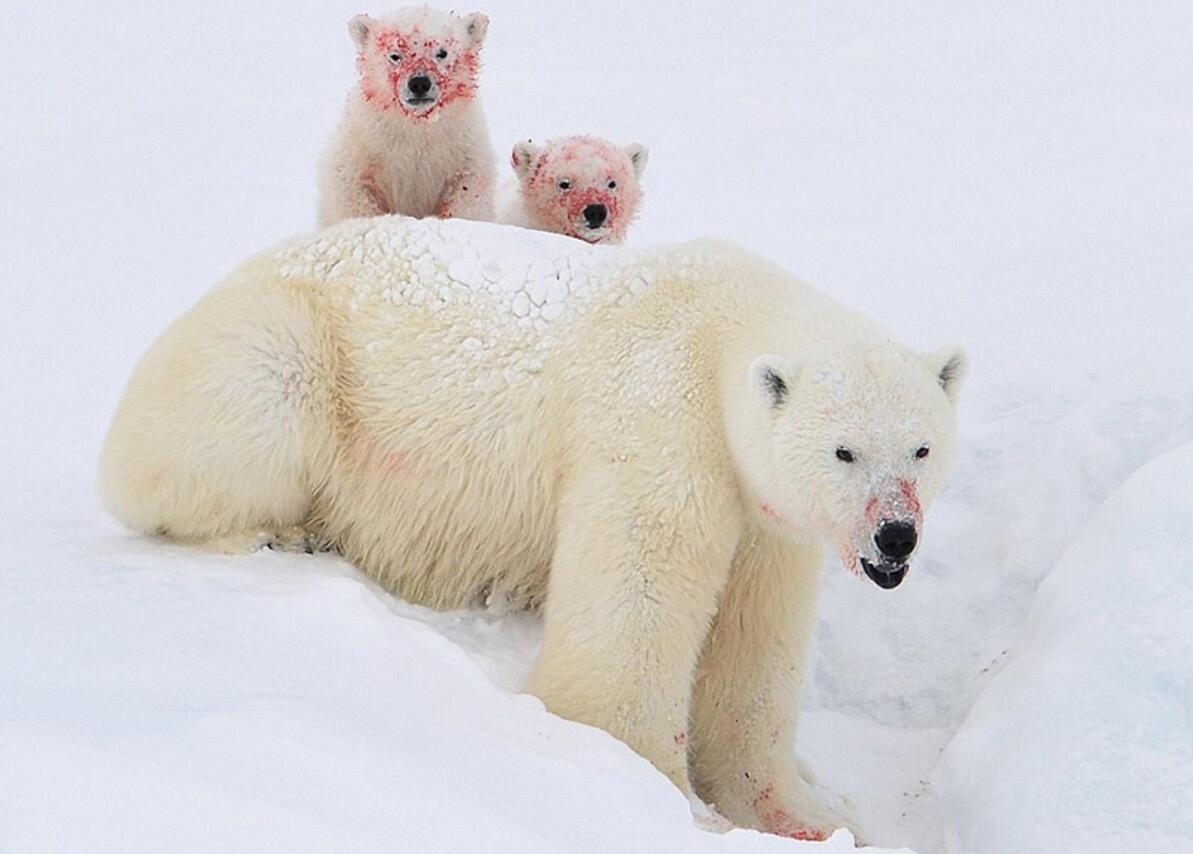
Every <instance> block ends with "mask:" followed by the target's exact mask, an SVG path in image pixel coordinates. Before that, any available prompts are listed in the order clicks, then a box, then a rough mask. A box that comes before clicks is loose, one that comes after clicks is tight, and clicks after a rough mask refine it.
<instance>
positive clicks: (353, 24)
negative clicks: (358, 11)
mask: <svg viewBox="0 0 1193 854" xmlns="http://www.w3.org/2000/svg"><path fill="white" fill-rule="evenodd" d="M375 23H376V21H374V20H373V19H372V18H370V17H369V16H368V15H354V16H353V17H352V20H350V21H349V22H348V35H350V36H352V41H354V42H356V46H357V47H358V48H360V49H361V50H364V49H365V42H366V41H367V40H368V38H369V30H370V29H372V27H373V24H375Z"/></svg>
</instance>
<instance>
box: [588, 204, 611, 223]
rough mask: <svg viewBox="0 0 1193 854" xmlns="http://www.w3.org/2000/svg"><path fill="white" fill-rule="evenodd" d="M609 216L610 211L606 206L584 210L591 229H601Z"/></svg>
mask: <svg viewBox="0 0 1193 854" xmlns="http://www.w3.org/2000/svg"><path fill="white" fill-rule="evenodd" d="M607 216H609V209H608V208H606V207H605V206H604V205H588V206H587V207H585V208H584V218H585V219H586V220H588V227H589V228H600V227H601V225H602V224H603V223H604V222H605V218H606V217H607Z"/></svg>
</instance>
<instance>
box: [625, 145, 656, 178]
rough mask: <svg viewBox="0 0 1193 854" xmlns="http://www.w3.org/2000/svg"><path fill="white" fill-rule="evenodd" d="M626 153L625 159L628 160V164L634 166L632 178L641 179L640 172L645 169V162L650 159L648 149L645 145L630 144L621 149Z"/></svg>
mask: <svg viewBox="0 0 1193 854" xmlns="http://www.w3.org/2000/svg"><path fill="white" fill-rule="evenodd" d="M622 151H624V152H625V153H626V157H628V158H630V163H632V164H633V165H634V177H635V178H641V177H642V170H643V169H645V168H646V161H647V159H648V158H649V157H650V149H649V148H647V147H646V146H645V145H642V144H640V143H637V142H632V143H630V144H629V145H627V146H626V147H625V148H623V149H622Z"/></svg>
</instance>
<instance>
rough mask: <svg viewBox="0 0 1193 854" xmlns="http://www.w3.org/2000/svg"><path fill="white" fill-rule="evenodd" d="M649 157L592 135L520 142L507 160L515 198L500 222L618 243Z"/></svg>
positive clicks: (638, 149)
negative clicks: (514, 182)
mask: <svg viewBox="0 0 1193 854" xmlns="http://www.w3.org/2000/svg"><path fill="white" fill-rule="evenodd" d="M647 154H648V150H647V148H646V147H645V146H643V145H639V144H637V143H634V144H631V145H627V146H625V147H623V148H619V147H618V146H615V145H613V144H612V143H610V142H607V141H605V140H603V139H598V138H597V137H593V136H569V137H563V138H561V139H553V140H551V141H550V142H548V143H547V144H546V145H544V146H543V147H541V148H540V147H539V146H537V145H535V144H534V143H533V142H531V141H529V140H527V141H525V142H519V143H518V144H517V145H515V146H514V150H513V155H512V157H511V162H512V165H513V167H514V172H515V173H516V174H517V176H518V194H517V198H516V199H515V200H514V201H513V202H512V204H511V205H510V207H509V209H508V210H507V211H506V212H505V213H503V215H502V221H504V222H511V223H514V224H517V225H523V226H526V227H529V228H535V229H538V230H539V231H553V232H556V233H557V234H566V235H567V236H568V237H577V238H579V239H581V240H585V241H587V242H589V243H621V242H623V241H624V240H625V236H626V230H627V229H628V228H629V226H630V223H631V222H633V220H634V217H636V216H637V215H638V209H639V206H640V205H641V203H642V190H641V187H640V185H639V179H640V178H641V177H642V170H643V169H645V168H646V159H647Z"/></svg>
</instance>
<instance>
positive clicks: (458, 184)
mask: <svg viewBox="0 0 1193 854" xmlns="http://www.w3.org/2000/svg"><path fill="white" fill-rule="evenodd" d="M493 190H494V181H493V176H492V175H491V174H483V173H480V172H466V173H464V174H462V175H458V176H456V178H455V179H454V180H452V181H450V182H449V183H448V185H447V187H446V188H445V189H444V191H443V195H442V196H441V197H440V199H439V204H438V205H436V207H435V216H437V217H439V218H440V219H451V218H453V217H454V218H456V219H471V220H476V221H477V222H492V221H493V218H494V213H495V212H494V206H493Z"/></svg>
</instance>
